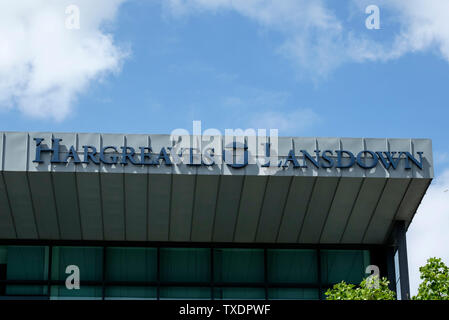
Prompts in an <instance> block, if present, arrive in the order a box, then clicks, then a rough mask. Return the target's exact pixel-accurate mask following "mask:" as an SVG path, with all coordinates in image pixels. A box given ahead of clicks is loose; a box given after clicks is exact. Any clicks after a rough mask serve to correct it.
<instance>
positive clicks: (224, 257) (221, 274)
mask: <svg viewBox="0 0 449 320" xmlns="http://www.w3.org/2000/svg"><path fill="white" fill-rule="evenodd" d="M214 281H215V282H218V283H220V282H242V283H245V282H256V283H257V282H264V252H263V249H215V250H214Z"/></svg>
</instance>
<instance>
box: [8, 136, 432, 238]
mask: <svg viewBox="0 0 449 320" xmlns="http://www.w3.org/2000/svg"><path fill="white" fill-rule="evenodd" d="M195 138H197V137H192V136H189V137H186V139H189V140H190V141H192V139H195ZM52 139H53V143H52ZM58 139H62V140H58ZM247 139H252V138H251V137H247ZM254 139H256V140H257V141H256V142H257V144H258V145H263V144H264V143H265V146H266V145H267V141H271V140H269V139H268V138H267V137H262V138H261V137H257V138H254ZM55 141H56V142H55ZM199 141H200V142H199V145H200V146H201V148H200V149H202V148H203V147H204V145H205V143H206V142H207V143H210V141H213V144H214V148H213V149H214V157H215V159H221V160H223V154H224V153H226V151H222V150H225V148H226V146H227V144H226V141H225V138H224V137H221V136H216V137H207V139H204V137H199ZM205 141H206V142H205ZM245 141H246V140H245ZM55 143H56V144H58V145H57V147H58V150H57V156H56V157H54V156H55V153H56V152H49V151H46V150H48V149H53V150H56V148H55V146H56V145H55ZM207 143H206V144H207ZM277 144H278V146H277V148H276V149H277V155H276V156H277V157H278V158H277V162H276V163H273V161H271V166H270V167H267V166H266V163H265V162H264V161H258V162H257V161H256V163H251V159H252V158H251V157H250V158H251V159H250V161H247V162H248V163H246V164H245V159H244V158H242V159H243V163H244V164H245V165H241V166H240V167H239V166H238V165H235V166H234V167H233V166H232V165H229V164H228V163H225V162H224V161H215V163H211V162H210V161H209V162H208V163H206V162H205V163H202V162H201V160H200V162H199V163H193V162H192V161H194V156H192V157H191V156H190V154H189V153H188V152H187V153H185V154H184V155H183V160H185V161H183V162H180V163H176V161H175V160H176V159H174V157H175V158H176V154H177V153H175V152H174V150H175V149H173V148H172V147H173V145H174V142H173V139H172V137H171V136H170V135H120V134H87V133H27V132H5V133H0V173H1V174H0V239H28V240H97V241H164V242H165V241H176V242H220V243H279V244H287V243H300V244H385V243H386V242H387V240H388V237H389V235H390V232H391V228H392V226H393V224H394V222H395V221H396V220H402V221H405V222H406V224H407V225H409V224H410V222H411V221H412V219H413V216H414V214H415V212H416V210H417V208H418V205H419V204H420V202H421V200H422V198H423V196H424V194H425V192H426V190H427V188H428V186H429V184H430V182H431V180H432V178H433V158H432V145H431V141H430V140H428V139H366V138H299V137H280V138H278V140H277ZM85 146H86V147H88V148H87V149H86V148H85ZM223 146H224V147H223ZM72 147H73V148H72ZM106 147H115V148H106ZM121 147H123V148H124V150H125V151H122V150H123V149H121ZM128 147H131V148H132V149H130V148H128ZM38 148H41V149H40V150H39V149H38ZM149 148H151V149H152V150H151V151H152V152H153V153H154V154H153V156H151V151H150V149H149ZM245 148H246V147H245ZM245 148H242V150H243V151H242V152H244V150H246V149H245ZM142 149H143V152H144V154H143V157H142V154H141V153H140V152H141V150H142ZM162 149H164V152H165V154H163V152H162ZM210 149H211V148H210ZM86 150H87V151H86ZM132 150H133V151H135V154H133V155H130V152H131V151H132ZM262 150H263V152H262V151H261V152H260V153H259V151H255V153H254V158H257V160H259V158H260V159H262V158H264V159H265V158H266V156H267V153H266V152H265V151H266V148H265V147H264V148H262ZM316 150H319V151H318V155H319V157H318V158H315V156H316V154H317V152H315V151H316ZM343 150H344V151H345V152H342V151H343ZM94 151H96V153H94ZM209 151H210V150H209ZM233 151H235V152H237V150H236V149H233ZM325 151H329V152H327V153H325ZM365 151H371V153H369V152H365ZM86 152H87V153H88V154H86ZM89 152H90V153H91V155H92V156H93V159H92V158H89ZM123 152H125V156H123ZM377 152H379V153H377ZM388 152H390V153H388ZM393 152H396V153H393ZM75 153H76V155H75ZM101 153H102V154H101ZM307 154H309V155H311V157H309V158H308V157H307ZM351 154H352V155H354V159H352V158H351ZM126 155H128V156H129V157H128V158H127V157H126ZM192 155H194V154H193V153H192ZM209 155H211V152H209ZM358 155H359V157H357V156H358ZM389 155H391V156H392V158H391V159H389V158H388V156H389ZM398 155H399V157H398ZM86 156H87V159H86ZM101 156H103V159H100V158H101ZM271 156H273V153H272V154H271ZM166 157H168V159H167V158H166ZM326 157H327V159H326ZM339 157H340V159H339ZM376 157H377V158H376ZM395 157H396V158H395ZM123 158H125V160H124V163H123V164H122V163H121V161H123ZM142 158H143V160H142ZM228 158H229V156H228ZM382 158H383V159H382ZM267 159H268V158H267ZM376 159H377V160H376ZM65 160H67V162H65ZM209 160H210V159H209ZM314 160H315V161H316V162H317V163H318V166H317V165H316V164H314ZM389 160H392V161H393V163H394V164H395V166H393V165H391V163H390V161H389ZM97 161H98V163H96V162H97ZM189 161H190V162H189ZM236 161H237V160H236ZM296 161H297V163H295V162H296ZM339 161H340V163H339ZM396 161H397V163H396ZM78 162H79V163H78ZM110 162H116V164H110ZM133 162H135V163H133ZM156 162H157V163H158V164H157V165H156ZM168 162H171V163H168ZM221 162H223V163H221ZM374 162H375V163H374ZM141 163H145V164H141ZM240 163H241V162H240ZM351 163H352V164H351ZM192 164H194V165H192ZM331 164H332V166H331ZM350 164H351V165H350ZM374 164H376V165H375V166H374ZM385 164H387V165H385ZM388 164H389V165H390V167H388ZM345 166H346V167H345ZM368 167H369V168H368ZM387 167H388V169H387ZM394 167H396V168H394Z"/></svg>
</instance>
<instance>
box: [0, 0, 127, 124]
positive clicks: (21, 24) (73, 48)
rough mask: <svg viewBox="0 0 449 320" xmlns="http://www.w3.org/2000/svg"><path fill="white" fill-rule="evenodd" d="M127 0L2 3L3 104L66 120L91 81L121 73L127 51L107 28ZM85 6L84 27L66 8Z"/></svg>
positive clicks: (0, 65) (0, 83)
mask: <svg viewBox="0 0 449 320" xmlns="http://www.w3.org/2000/svg"><path fill="white" fill-rule="evenodd" d="M123 1H124V0H98V1H89V0H77V1H61V0H20V1H2V2H0V107H3V108H5V107H6V108H18V109H19V110H20V111H21V112H22V113H23V114H25V115H28V116H33V117H41V118H43V117H49V118H53V119H55V120H62V119H64V118H65V117H66V116H67V115H68V114H69V113H70V111H71V107H72V105H73V102H74V100H75V99H76V97H77V95H78V94H80V93H81V92H82V91H83V90H85V89H86V87H87V86H88V84H90V83H91V81H95V80H98V79H101V77H102V76H104V75H105V74H106V73H108V72H118V71H119V70H120V65H121V62H122V60H123V58H124V57H125V56H126V52H125V51H124V50H122V49H121V48H120V47H118V46H117V45H115V44H114V40H113V37H112V35H110V34H106V33H105V32H104V31H102V26H103V24H104V23H107V22H110V21H112V20H113V19H114V17H115V15H116V12H117V9H118V7H119V6H120V4H121V3H122V2H123ZM70 4H75V5H76V6H78V8H79V10H80V29H78V30H76V29H74V30H70V29H67V28H66V26H65V20H66V18H67V17H68V15H67V14H66V13H65V9H66V7H67V6H68V5H70Z"/></svg>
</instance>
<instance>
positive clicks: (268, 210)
mask: <svg viewBox="0 0 449 320" xmlns="http://www.w3.org/2000/svg"><path fill="white" fill-rule="evenodd" d="M292 181H293V177H290V178H286V177H282V176H280V177H278V176H269V177H268V182H267V183H268V185H267V191H266V194H265V199H264V202H263V206H262V211H261V215H260V220H259V226H258V229H257V235H256V241H257V242H275V241H276V238H277V234H278V231H279V226H280V223H281V218H282V213H283V211H284V208H285V204H286V201H287V196H288V192H289V190H290V184H291V182H292Z"/></svg>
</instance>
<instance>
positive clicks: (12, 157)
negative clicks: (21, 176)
mask: <svg viewBox="0 0 449 320" xmlns="http://www.w3.org/2000/svg"><path fill="white" fill-rule="evenodd" d="M3 152H4V154H3V170H4V171H21V172H24V171H27V170H28V166H27V165H28V133H26V132H6V133H5V138H4V140H3Z"/></svg>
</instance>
